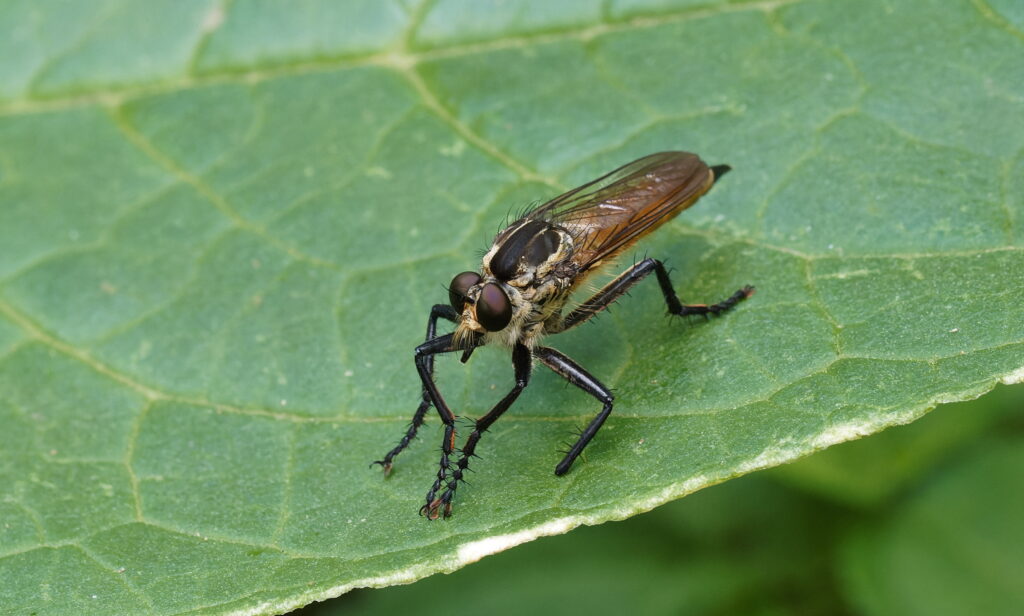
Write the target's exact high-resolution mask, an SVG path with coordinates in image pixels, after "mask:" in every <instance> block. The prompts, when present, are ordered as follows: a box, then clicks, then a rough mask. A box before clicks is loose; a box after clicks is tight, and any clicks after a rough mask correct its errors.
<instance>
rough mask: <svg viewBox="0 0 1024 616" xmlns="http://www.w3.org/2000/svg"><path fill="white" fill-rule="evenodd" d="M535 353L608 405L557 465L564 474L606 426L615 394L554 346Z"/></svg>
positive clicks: (605, 405) (566, 377)
mask: <svg viewBox="0 0 1024 616" xmlns="http://www.w3.org/2000/svg"><path fill="white" fill-rule="evenodd" d="M533 354H534V356H535V357H536V358H537V359H539V360H540V361H541V362H542V363H543V364H544V365H545V366H547V367H548V368H551V370H553V371H554V372H555V373H556V374H558V375H559V376H561V377H562V378H564V379H565V380H567V381H569V382H570V383H572V384H573V385H575V386H576V387H579V388H580V389H582V390H583V391H585V392H587V393H588V394H590V395H591V396H594V397H595V398H597V399H598V401H600V402H601V403H602V404H604V407H603V408H602V409H601V412H600V413H598V414H597V416H596V417H594V419H592V420H591V421H590V424H589V425H588V426H587V427H586V429H584V430H583V432H582V433H580V436H579V438H578V439H576V442H575V443H574V444H573V446H572V447H571V448H570V449H569V451H567V452H565V457H564V458H562V461H561V462H559V463H558V466H556V467H555V474H556V475H564V474H566V473H567V472H569V468H570V467H572V463H573V461H575V460H576V458H577V457H579V455H580V453H581V452H582V451H583V449H584V448H585V447H586V446H587V444H588V443H589V442H590V439H592V438H594V435H595V434H597V431H598V430H600V429H601V426H602V425H604V420H606V419H608V415H610V414H611V412H612V402H613V401H614V400H615V396H613V395H612V392H611V391H609V390H608V388H607V387H605V386H604V385H603V384H601V382H600V381H598V380H597V379H596V378H594V377H593V376H592V375H591V374H590V373H589V372H587V371H586V370H584V369H583V368H582V367H581V366H580V365H579V364H577V363H576V362H574V361H573V360H571V359H569V358H568V357H566V356H565V355H563V354H562V353H560V352H558V351H556V350H554V349H552V348H548V347H538V348H536V349H534V351H533Z"/></svg>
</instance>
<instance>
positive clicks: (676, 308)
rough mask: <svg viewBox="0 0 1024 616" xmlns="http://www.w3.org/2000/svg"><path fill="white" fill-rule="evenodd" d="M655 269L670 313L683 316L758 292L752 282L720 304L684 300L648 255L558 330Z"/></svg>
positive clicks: (725, 306)
mask: <svg viewBox="0 0 1024 616" xmlns="http://www.w3.org/2000/svg"><path fill="white" fill-rule="evenodd" d="M651 272H654V273H655V274H656V275H657V278H658V285H659V286H660V287H661V294H662V295H663V296H664V297H665V303H666V304H667V305H668V311H669V313H670V314H674V315H677V316H681V317H683V316H689V315H691V314H703V315H719V314H721V313H723V312H725V311H726V310H729V309H730V308H732V307H733V306H735V305H736V304H738V303H740V302H741V301H743V300H745V299H747V298H748V297H750V296H751V295H753V294H754V287H752V286H749V285H748V286H745V287H743V288H742V289H740V290H739V291H736V292H735V293H733V294H732V295H731V296H729V297H728V298H727V299H725V300H723V301H721V302H718V303H717V304H711V305H708V304H684V303H682V302H680V301H679V298H678V297H677V296H676V292H675V290H674V289H673V288H672V281H671V280H670V279H669V277H668V271H667V270H666V269H665V266H664V264H662V262H661V261H658V260H657V259H649V258H648V259H644V260H643V261H641V262H639V263H637V264H636V265H634V266H633V267H631V268H629V269H628V270H626V271H624V272H622V273H621V274H619V276H618V277H617V278H616V279H615V280H612V281H611V282H609V283H608V284H606V285H605V286H604V288H602V289H601V290H600V291H598V292H597V293H595V294H594V296H593V297H591V298H590V299H588V300H587V301H585V302H583V303H582V304H580V306H579V307H578V308H576V309H575V310H573V311H572V312H570V313H569V314H567V315H566V316H565V319H563V320H562V322H561V323H560V324H559V325H558V326H556V331H565V330H567V329H571V328H573V327H575V326H577V325H579V324H580V323H584V322H586V321H587V320H588V319H590V318H591V317H593V316H594V315H595V314H597V313H598V312H600V311H602V310H604V309H605V308H607V307H608V306H610V305H611V304H612V303H613V302H615V300H617V299H619V298H620V297H622V295H623V294H624V293H626V291H628V290H629V289H630V288H631V287H632V286H633V285H635V284H636V283H638V282H640V281H641V280H643V279H644V278H646V277H647V276H648V275H649V274H650V273H651Z"/></svg>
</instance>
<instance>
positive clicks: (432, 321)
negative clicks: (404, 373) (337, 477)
mask: <svg viewBox="0 0 1024 616" xmlns="http://www.w3.org/2000/svg"><path fill="white" fill-rule="evenodd" d="M458 316H459V315H458V313H457V312H456V311H455V309H454V308H452V307H451V306H449V305H448V304H436V305H435V306H434V307H433V308H431V309H430V318H429V319H428V320H427V336H426V338H424V342H429V341H430V340H432V339H434V338H435V337H436V336H437V320H438V319H439V318H440V319H447V320H449V321H452V322H453V323H454V322H455V320H456V319H458ZM427 372H429V373H430V376H431V380H433V376H434V356H433V355H429V356H427ZM429 409H430V396H429V395H428V394H427V388H426V387H424V388H423V392H422V394H421V396H420V405H419V407H417V408H416V413H414V414H413V416H412V423H410V424H409V428H408V429H407V430H406V431H405V434H404V435H403V436H402V439H401V440H400V441H399V442H398V446H396V447H395V448H394V449H392V450H391V451H389V452H388V453H387V454H386V455H385V456H384V458H383V459H382V460H376V461H374V463H373V464H379V465H380V466H381V467H383V469H384V475H385V476H387V475H389V474H390V473H391V467H392V463H393V462H394V459H395V456H397V455H398V454H400V453H402V450H403V449H405V448H406V447H408V446H409V443H410V442H412V439H414V438H416V431H417V430H419V428H420V426H421V425H423V419H424V418H425V416H426V414H427V411H428V410H429ZM371 466H372V464H371Z"/></svg>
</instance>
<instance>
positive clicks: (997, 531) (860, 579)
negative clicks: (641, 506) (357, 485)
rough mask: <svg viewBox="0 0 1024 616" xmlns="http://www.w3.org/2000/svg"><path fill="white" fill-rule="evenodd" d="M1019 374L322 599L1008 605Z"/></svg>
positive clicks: (1021, 594)
mask: <svg viewBox="0 0 1024 616" xmlns="http://www.w3.org/2000/svg"><path fill="white" fill-rule="evenodd" d="M1021 477H1024V386H1022V385H1015V386H1010V387H1007V386H1001V387H999V388H997V389H995V390H994V391H993V392H992V393H990V394H988V395H986V396H984V397H982V398H979V399H978V400H974V401H970V402H961V403H957V404H947V405H943V406H940V407H938V408H937V409H936V410H934V411H932V412H931V413H929V414H928V415H926V416H925V417H924V418H922V419H920V420H918V421H916V422H914V423H913V424H910V425H906V426H898V427H895V428H891V429H889V430H887V431H885V432H882V433H880V434H877V435H875V436H872V437H869V438H865V439H862V440H858V441H853V442H849V443H844V444H842V445H838V446H835V447H832V448H830V449H827V450H825V451H822V452H819V453H817V454H815V455H813V456H810V457H807V458H804V459H802V460H799V461H797V462H795V463H793V464H789V465H786V466H782V467H778V468H774V469H771V470H768V471H762V472H759V473H754V474H751V475H747V476H744V477H740V478H738V479H734V480H731V481H728V482H726V483H723V484H720V485H717V486H713V487H711V488H707V489H705V490H702V491H700V492H697V493H696V494H693V495H691V496H688V497H686V498H683V499H681V500H678V501H675V502H673V503H669V504H668V505H665V506H663V507H659V508H658V509H655V510H654V511H651V512H649V513H647V514H644V515H641V516H637V517H634V518H631V519H629V520H626V521H624V522H616V523H609V524H603V525H601V526H595V527H584V528H579V529H577V530H575V531H572V532H570V533H569V534H567V535H561V536H557V537H547V538H543V539H539V540H537V541H534V542H532V543H529V544H526V545H523V546H519V547H517V548H513V549H511V550H509V551H506V552H503V553H500V554H497V555H495V556H491V557H489V558H486V559H484V560H482V561H480V562H479V563H476V564H474V565H470V566H469V567H466V568H464V569H461V570H459V571H457V572H455V573H453V574H451V575H435V576H433V577H429V578H427V579H424V580H421V581H419V582H417V583H415V584H411V585H408V586H395V587H391V588H386V589H379V590H370V589H364V590H358V591H355V592H352V593H349V594H347V595H344V596H342V597H340V598H338V599H335V600H332V601H328V602H325V603H319V604H313V605H310V606H308V607H306V608H305V609H302V610H299V611H297V612H294V613H293V614H296V615H301V616H330V615H333V614H352V613H358V614H389V615H394V614H404V613H411V612H426V613H434V612H440V611H444V612H450V613H456V614H490V615H495V616H497V615H502V614H529V613H553V614H574V613H579V614H633V613H637V614H708V615H726V614H751V615H764V616H768V615H775V614H849V615H865V616H881V615H904V616H912V615H916V614H921V615H926V614H927V615H929V616H940V615H946V614H948V615H964V614H985V615H1002V614H1006V615H1011V614H1012V615H1019V614H1024V583H1022V582H1024V491H1022V490H1021Z"/></svg>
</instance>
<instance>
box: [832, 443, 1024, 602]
mask: <svg viewBox="0 0 1024 616" xmlns="http://www.w3.org/2000/svg"><path fill="white" fill-rule="evenodd" d="M1022 445H1024V442H1022V439H1021V437H1020V436H1019V435H1018V436H1015V437H1014V438H1009V439H1003V440H1001V441H1000V440H996V441H991V440H989V441H985V442H983V443H982V445H981V446H979V447H977V448H975V450H974V451H973V452H971V453H972V455H969V456H966V457H965V458H964V459H962V460H960V461H959V463H958V464H957V465H956V466H954V467H953V468H952V469H950V470H949V471H947V472H946V473H945V474H943V475H942V476H940V477H939V478H938V481H935V482H933V483H932V485H929V486H927V488H926V489H925V490H923V491H922V492H921V493H920V494H918V495H916V496H915V498H914V499H912V500H911V501H909V502H907V503H905V504H904V505H903V506H902V507H901V508H900V509H898V510H897V511H896V512H895V513H894V514H893V515H892V516H891V517H890V518H889V519H888V520H886V521H885V522H884V523H882V524H878V525H877V526H874V527H867V528H864V529H861V530H860V532H857V533H854V534H852V535H851V536H850V537H849V538H848V541H846V543H845V545H844V546H843V547H844V549H843V550H842V551H841V553H840V559H839V566H840V568H841V571H842V574H843V575H842V577H843V579H844V582H845V586H846V590H847V595H848V597H849V599H850V601H851V603H853V604H854V605H856V606H858V608H859V612H860V613H863V614H868V615H869V616H871V615H875V614H879V615H880V614H908V615H910V616H913V615H915V614H939V615H945V614H950V615H952V614H967V613H979V614H982V613H983V614H993V615H1001V614H1007V615H1008V614H1019V613H1020V612H1021V610H1022V609H1024V592H1022V590H1021V586H1020V584H1019V581H1020V579H1021V576H1022V575H1024V559H1022V558H1021V554H1020V549H1019V548H1020V545H1021V543H1022V542H1024V526H1021V524H1020V520H1021V518H1022V517H1024V498H1022V496H1021V492H1020V490H1015V489H1012V487H1011V486H1013V485H1014V484H1015V483H1016V482H1017V481H1018V480H1019V478H1020V474H1021V473H1022V472H1024V447H1022Z"/></svg>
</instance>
